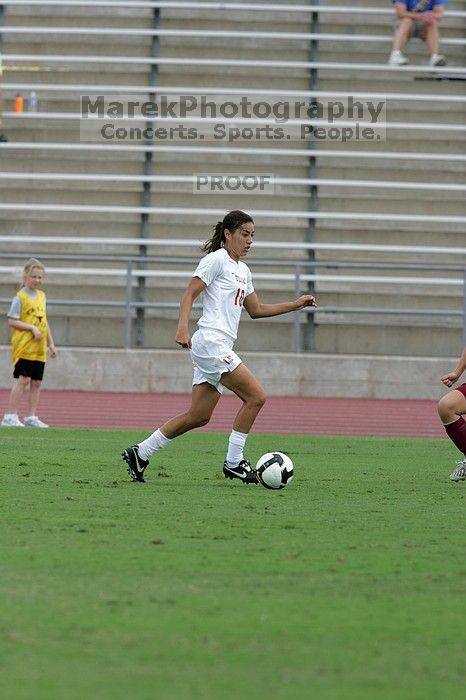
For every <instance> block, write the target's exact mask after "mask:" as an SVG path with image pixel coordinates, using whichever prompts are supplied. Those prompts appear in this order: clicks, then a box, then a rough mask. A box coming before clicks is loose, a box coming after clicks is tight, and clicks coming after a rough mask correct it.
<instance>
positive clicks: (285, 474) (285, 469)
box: [256, 452, 294, 489]
mask: <svg viewBox="0 0 466 700" xmlns="http://www.w3.org/2000/svg"><path fill="white" fill-rule="evenodd" d="M293 472H294V467H293V462H292V461H291V459H290V458H289V457H288V455H286V454H284V453H283V452H267V453H266V454H265V455H262V457H260V458H259V460H258V462H257V464H256V473H257V478H258V479H259V482H260V483H261V484H262V486H265V488H266V489H284V488H285V486H287V485H288V484H289V483H290V481H291V480H292V478H293Z"/></svg>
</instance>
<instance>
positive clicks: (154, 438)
mask: <svg viewBox="0 0 466 700" xmlns="http://www.w3.org/2000/svg"><path fill="white" fill-rule="evenodd" d="M169 442H171V439H169V438H167V437H165V435H164V434H163V433H161V432H160V430H159V429H158V428H157V430H156V431H155V432H153V433H152V435H149V437H148V438H147V440H143V441H142V442H140V443H139V445H138V447H139V454H140V455H141V457H142V459H149V457H150V456H151V455H153V454H154V452H157V450H161V449H162V448H163V447H166V446H167V445H168V443H169Z"/></svg>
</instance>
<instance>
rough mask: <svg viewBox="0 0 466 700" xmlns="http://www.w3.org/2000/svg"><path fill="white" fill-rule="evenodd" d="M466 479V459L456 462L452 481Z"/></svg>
mask: <svg viewBox="0 0 466 700" xmlns="http://www.w3.org/2000/svg"><path fill="white" fill-rule="evenodd" d="M465 479H466V459H463V460H462V461H461V462H457V463H456V469H455V471H454V472H452V473H451V474H450V481H464V480H465Z"/></svg>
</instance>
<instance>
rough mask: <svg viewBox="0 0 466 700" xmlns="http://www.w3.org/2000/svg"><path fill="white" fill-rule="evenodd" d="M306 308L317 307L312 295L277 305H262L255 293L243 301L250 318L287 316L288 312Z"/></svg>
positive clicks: (304, 295)
mask: <svg viewBox="0 0 466 700" xmlns="http://www.w3.org/2000/svg"><path fill="white" fill-rule="evenodd" d="M306 306H317V303H316V300H315V298H314V297H313V296H312V294H303V295H302V296H300V297H299V298H298V299H295V300H294V301H284V302H281V303H279V304H262V303H261V302H260V301H259V298H258V296H257V294H256V292H252V293H251V294H248V296H247V297H246V298H245V300H244V308H245V309H246V311H247V312H248V314H249V315H250V317H251V318H267V317H269V316H280V315H281V314H288V313H290V311H299V310H300V309H304V307H306Z"/></svg>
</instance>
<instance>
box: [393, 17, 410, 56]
mask: <svg viewBox="0 0 466 700" xmlns="http://www.w3.org/2000/svg"><path fill="white" fill-rule="evenodd" d="M412 30H413V20H412V19H409V18H405V19H402V20H400V24H399V25H398V28H397V30H396V32H395V35H394V37H393V51H401V49H402V48H403V47H404V46H405V44H406V43H407V41H408V39H409V38H410V37H411V34H412Z"/></svg>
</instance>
